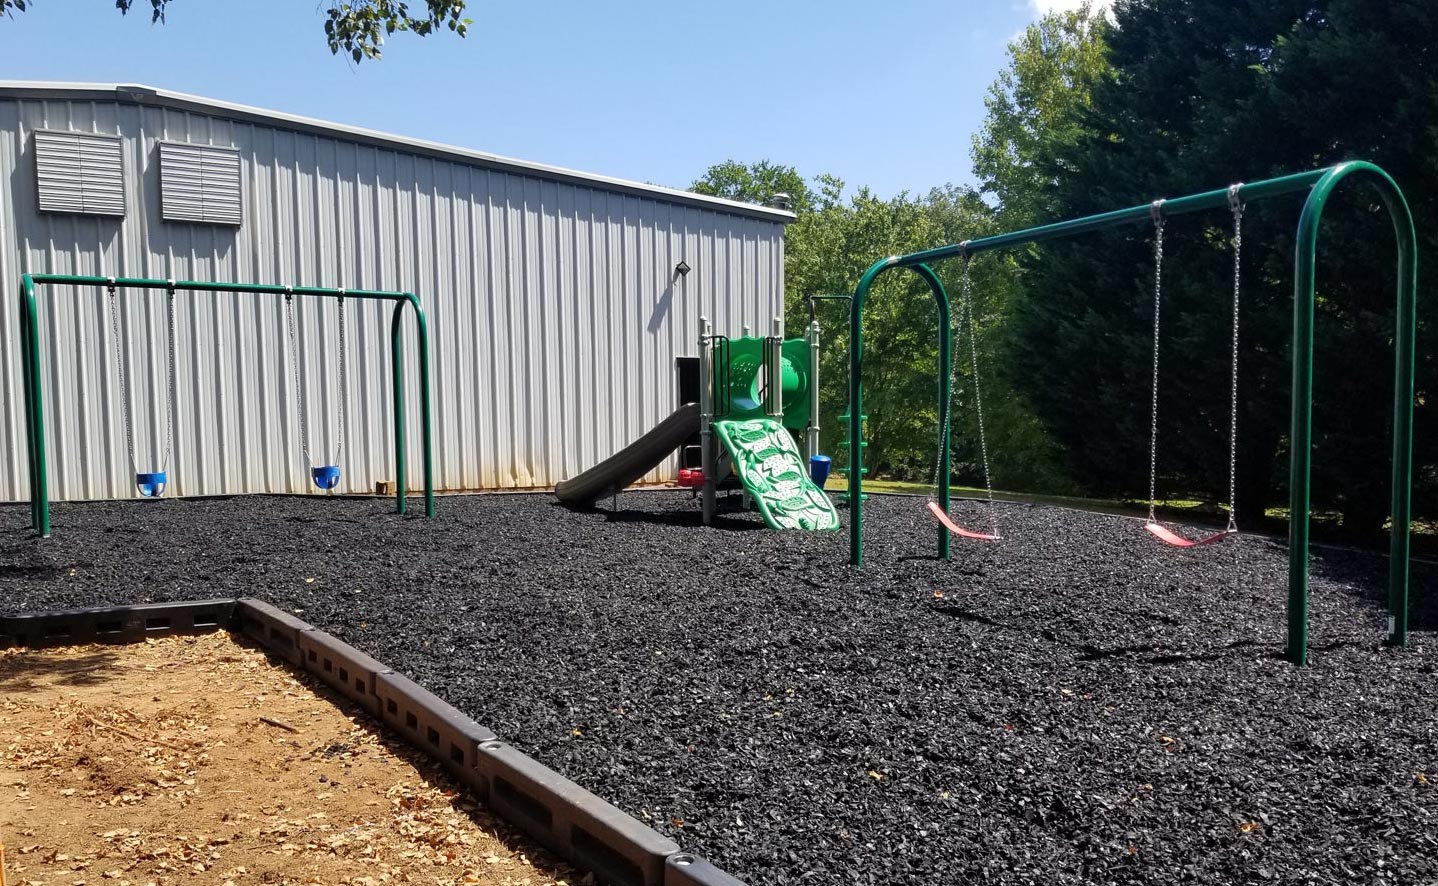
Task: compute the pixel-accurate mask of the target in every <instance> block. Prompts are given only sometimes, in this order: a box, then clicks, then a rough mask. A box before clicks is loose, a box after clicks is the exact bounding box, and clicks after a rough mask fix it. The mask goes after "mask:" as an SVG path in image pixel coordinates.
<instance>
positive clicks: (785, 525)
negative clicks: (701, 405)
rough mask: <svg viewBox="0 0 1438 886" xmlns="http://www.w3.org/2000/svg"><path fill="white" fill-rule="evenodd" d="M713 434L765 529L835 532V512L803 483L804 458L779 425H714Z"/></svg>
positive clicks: (808, 482) (806, 477)
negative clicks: (751, 501)
mask: <svg viewBox="0 0 1438 886" xmlns="http://www.w3.org/2000/svg"><path fill="white" fill-rule="evenodd" d="M714 433H715V434H717V435H718V436H719V440H720V442H721V443H723V444H724V448H725V449H727V450H728V451H729V457H730V459H731V460H732V461H733V463H734V472H735V473H736V474H738V475H739V481H740V482H741V483H743V484H744V488H745V489H746V490H748V492H749V494H750V495H751V496H753V498H754V503H755V505H756V506H758V508H759V514H760V516H762V517H763V518H764V523H765V525H767V526H768V527H769V528H770V529H804V530H809V531H815V530H827V529H838V528H839V513H838V511H835V510H834V505H833V503H832V502H830V501H829V497H828V496H827V495H825V494H824V491H823V490H822V489H820V488H819V487H817V486H815V485H814V482H813V481H812V480H810V479H809V472H808V470H807V469H806V467H805V465H804V457H803V456H802V455H800V454H799V447H798V446H796V445H795V444H794V438H793V436H791V435H790V434H789V431H788V430H787V429H786V428H785V427H784V426H783V425H781V424H779V423H778V422H777V421H774V420H773V419H769V418H751V419H745V420H741V421H716V422H715V423H714Z"/></svg>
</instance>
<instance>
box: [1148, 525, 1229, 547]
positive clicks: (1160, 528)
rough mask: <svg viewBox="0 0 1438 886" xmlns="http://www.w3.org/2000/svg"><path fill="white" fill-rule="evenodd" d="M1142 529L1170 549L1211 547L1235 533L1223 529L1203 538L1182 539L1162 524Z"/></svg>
mask: <svg viewBox="0 0 1438 886" xmlns="http://www.w3.org/2000/svg"><path fill="white" fill-rule="evenodd" d="M1143 528H1144V529H1147V530H1148V531H1149V532H1151V533H1153V536H1154V538H1157V539H1158V540H1159V541H1161V542H1163V543H1164V544H1166V545H1170V546H1171V547H1175V548H1196V547H1200V546H1202V545H1211V544H1214V543H1215V542H1220V541H1223V540H1224V539H1225V538H1227V537H1228V536H1230V535H1232V534H1234V533H1235V532H1236V531H1237V530H1232V529H1225V530H1223V531H1222V532H1216V533H1214V534H1213V535H1209V536H1205V537H1203V538H1199V539H1191V538H1184V537H1183V536H1181V535H1179V534H1178V533H1176V532H1174V531H1173V530H1172V529H1169V528H1168V527H1167V526H1165V525H1163V524H1162V523H1157V522H1149V523H1145V524H1144V525H1143Z"/></svg>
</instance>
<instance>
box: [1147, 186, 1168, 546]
mask: <svg viewBox="0 0 1438 886" xmlns="http://www.w3.org/2000/svg"><path fill="white" fill-rule="evenodd" d="M1149 216H1150V217H1151V218H1152V219H1153V395H1152V398H1151V401H1150V407H1149V424H1148V522H1150V523H1157V522H1158V517H1157V514H1156V513H1155V511H1156V509H1157V507H1158V498H1157V495H1158V330H1159V312H1160V309H1161V308H1162V306H1163V223H1164V218H1163V201H1162V200H1155V201H1153V203H1152V204H1150V205H1149Z"/></svg>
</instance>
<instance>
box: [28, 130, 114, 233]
mask: <svg viewBox="0 0 1438 886" xmlns="http://www.w3.org/2000/svg"><path fill="white" fill-rule="evenodd" d="M35 179H36V182H37V183H38V186H39V198H40V211H41V212H68V213H81V214H84V215H115V216H123V215H124V214H125V162H124V155H123V154H122V153H121V147H120V139H119V138H116V137H114V136H108V135H86V134H82V133H78V132H36V133H35Z"/></svg>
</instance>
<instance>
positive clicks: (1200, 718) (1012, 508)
mask: <svg viewBox="0 0 1438 886" xmlns="http://www.w3.org/2000/svg"><path fill="white" fill-rule="evenodd" d="M734 502H737V499H735V500H734V501H733V502H731V503H730V504H731V505H732V504H733V503H734ZM437 504H438V513H437V519H435V520H433V521H425V520H422V519H403V518H399V517H397V516H395V515H392V514H390V513H387V509H388V507H389V505H388V503H386V502H384V501H379V500H367V499H353V500H346V499H337V500H322V499H300V498H259V497H247V498H236V499H229V500H190V501H160V502H143V503H95V504H80V505H66V504H59V505H56V506H55V536H54V537H53V538H52V539H50V540H48V541H45V542H37V541H35V540H33V539H31V538H30V537H29V534H28V531H27V525H28V512H27V510H26V509H25V508H24V507H23V506H20V507H8V508H4V509H0V533H3V534H0V599H4V600H5V601H6V603H5V604H4V605H5V608H6V609H7V610H21V611H24V610H39V609H59V608H69V607H77V606H91V605H104V604H122V603H134V602H145V601H163V600H183V599H199V598H212V597H225V596H243V595H248V596H256V597H260V598H262V599H265V600H268V601H270V602H272V603H274V604H275V605H277V606H280V607H281V608H283V609H286V610H289V611H292V612H296V613H298V614H299V615H300V616H301V617H302V618H304V619H305V620H306V621H309V622H311V623H312V624H315V625H317V626H319V627H322V628H324V629H326V630H328V631H330V632H331V633H334V634H335V635H337V636H339V637H341V638H342V639H344V640H345V641H346V642H349V643H351V644H353V645H355V646H357V647H359V648H360V649H362V650H364V651H365V652H368V653H370V654H371V655H374V656H375V657H376V658H378V659H379V660H381V661H383V662H385V663H387V664H388V665H390V666H392V667H394V668H396V669H397V670H400V671H402V672H404V673H406V674H408V675H410V676H411V677H413V678H415V679H416V680H418V681H419V682H420V683H422V684H424V685H425V686H426V687H428V688H430V689H431V690H433V691H434V692H436V693H437V694H439V695H440V696H442V697H443V698H445V699H446V700H447V701H450V702H451V703H453V704H455V705H456V706H457V707H459V708H461V709H462V710H464V711H465V712H466V713H467V714H470V715H472V716H473V717H475V719H477V720H478V721H480V722H481V723H484V724H485V725H488V726H490V727H491V728H493V729H494V730H495V732H497V733H498V734H499V735H500V736H501V737H503V738H504V739H506V740H508V741H510V742H512V743H514V744H515V745H516V746H518V747H519V748H520V749H521V750H524V751H525V752H527V753H529V754H531V755H532V756H534V757H536V758H537V759H539V760H540V761H541V762H543V763H545V764H547V765H549V766H552V767H553V768H555V769H557V770H559V771H560V772H562V773H564V774H565V775H566V776H568V777H569V778H572V779H574V780H575V781H577V782H578V783H579V784H581V785H583V786H584V787H586V788H588V789H590V790H592V791H594V792H595V793H597V794H598V795H600V796H601V797H603V798H605V799H607V800H609V801H610V802H612V803H615V804H616V805H618V806H619V807H620V808H621V809H623V810H624V811H626V812H628V813H629V814H631V815H634V816H635V817H637V818H639V819H640V820H642V821H645V822H647V823H648V824H650V825H651V826H653V827H654V828H656V829H658V830H659V831H661V832H664V833H666V834H668V835H670V836H672V837H673V838H674V839H675V840H676V841H677V842H679V843H680V844H681V845H683V846H684V847H685V848H686V849H692V850H694V851H696V852H698V853H700V854H702V855H704V856H705V857H707V858H709V859H710V860H711V861H713V862H714V863H715V864H717V865H719V866H720V867H721V868H724V869H725V870H728V871H729V872H731V873H733V874H735V875H736V876H738V877H740V878H741V879H744V880H746V881H747V882H749V883H751V884H754V886H762V884H790V883H809V882H813V883H841V884H914V886H918V884H935V883H959V882H969V881H970V880H972V881H973V882H985V883H1000V884H1009V883H1012V884H1019V883H1045V884H1054V883H1060V884H1067V883H1145V884H1164V886H1169V884H1173V883H1228V882H1245V883H1247V882H1256V883H1262V882H1272V883H1353V882H1363V883H1428V882H1431V881H1434V880H1435V878H1438V827H1435V826H1438V751H1435V748H1438V740H1435V739H1438V706H1435V705H1434V704H1433V697H1434V686H1435V685H1438V644H1435V641H1434V638H1433V634H1432V631H1433V630H1434V629H1435V627H1438V614H1435V609H1438V590H1435V588H1438V570H1435V569H1433V568H1432V567H1428V566H1425V565H1423V564H1415V571H1414V584H1413V601H1414V616H1413V627H1414V630H1415V633H1414V635H1413V637H1412V647H1411V648H1410V649H1408V650H1406V651H1397V650H1391V649H1385V648H1383V647H1382V646H1381V645H1380V640H1381V638H1382V636H1383V635H1384V622H1385V619H1386V615H1385V612H1384V607H1383V599H1382V598H1383V593H1384V587H1385V584H1384V575H1385V568H1386V562H1385V560H1384V558H1382V557H1380V556H1376V555H1371V554H1365V553H1356V552H1346V551H1336V550H1331V549H1324V550H1318V551H1316V552H1315V555H1314V557H1313V560H1312V564H1311V568H1312V575H1313V583H1312V586H1313V593H1312V613H1311V641H1312V659H1311V660H1312V664H1311V665H1310V666H1309V667H1306V668H1296V667H1294V666H1292V665H1290V664H1288V663H1287V662H1285V661H1283V660H1282V659H1281V658H1279V657H1278V654H1279V653H1280V652H1281V649H1282V645H1283V632H1284V601H1285V598H1286V586H1285V578H1286V568H1287V559H1286V551H1285V548H1284V545H1283V544H1282V542H1281V541H1274V540H1269V539H1266V538H1259V537H1252V536H1243V537H1238V538H1235V539H1230V540H1228V541H1225V542H1223V543H1222V544H1219V545H1215V546H1212V547H1208V548H1202V549H1194V550H1190V551H1175V550H1173V549H1170V548H1166V547H1164V546H1162V545H1159V544H1157V543H1156V542H1154V540H1153V539H1152V538H1151V537H1150V536H1148V534H1147V533H1145V532H1144V531H1143V529H1142V525H1141V523H1138V522H1136V521H1132V520H1124V519H1119V518H1115V517H1109V516H1100V515H1092V514H1084V513H1080V512H1075V511H1069V510H1063V509H1059V508H1053V507H1047V506H1037V505H1001V506H1000V520H1001V527H1002V529H1003V532H1004V535H1005V541H1003V542H1002V543H997V544H992V543H969V542H959V541H957V540H956V543H955V546H954V550H955V553H954V558H953V561H952V562H949V563H944V562H940V561H936V560H934V559H932V553H933V550H934V525H933V523H932V521H931V520H930V519H929V518H928V516H927V514H926V513H925V511H924V507H923V500H922V499H915V498H900V497H887V496H875V497H874V498H872V499H871V500H870V502H869V503H868V504H867V505H866V525H865V536H866V543H865V555H866V565H865V567H864V569H863V570H861V571H855V570H853V569H852V568H851V567H850V566H848V565H847V554H848V537H847V534H846V533H843V532H828V533H798V532H773V531H769V530H765V529H764V528H763V525H762V523H761V522H760V519H759V517H758V516H757V515H755V514H752V513H736V512H733V511H732V510H729V511H726V510H724V509H721V511H720V515H719V519H718V520H717V522H716V525H714V526H713V527H708V528H706V527H703V526H702V525H701V520H700V514H699V509H698V507H697V505H696V504H695V503H694V502H693V501H692V500H691V499H690V496H689V494H688V493H673V492H631V493H625V494H622V495H620V496H619V498H618V510H617V511H616V512H613V513H611V512H609V511H608V510H607V509H599V510H592V511H571V510H567V509H565V508H563V507H561V506H558V505H556V504H554V502H553V499H552V498H550V497H549V496H542V495H505V496H480V497H455V498H443V499H440V500H439V502H438V503H437ZM955 512H956V514H957V516H958V518H959V520H960V522H961V523H962V524H964V525H967V526H976V527H981V528H983V527H986V525H987V524H986V522H985V511H984V509H983V507H982V506H981V505H978V504H971V503H959V504H957V505H956V506H955ZM840 515H841V517H842V518H844V519H846V520H847V512H846V511H845V510H844V509H843V508H840ZM7 694H8V693H7Z"/></svg>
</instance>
